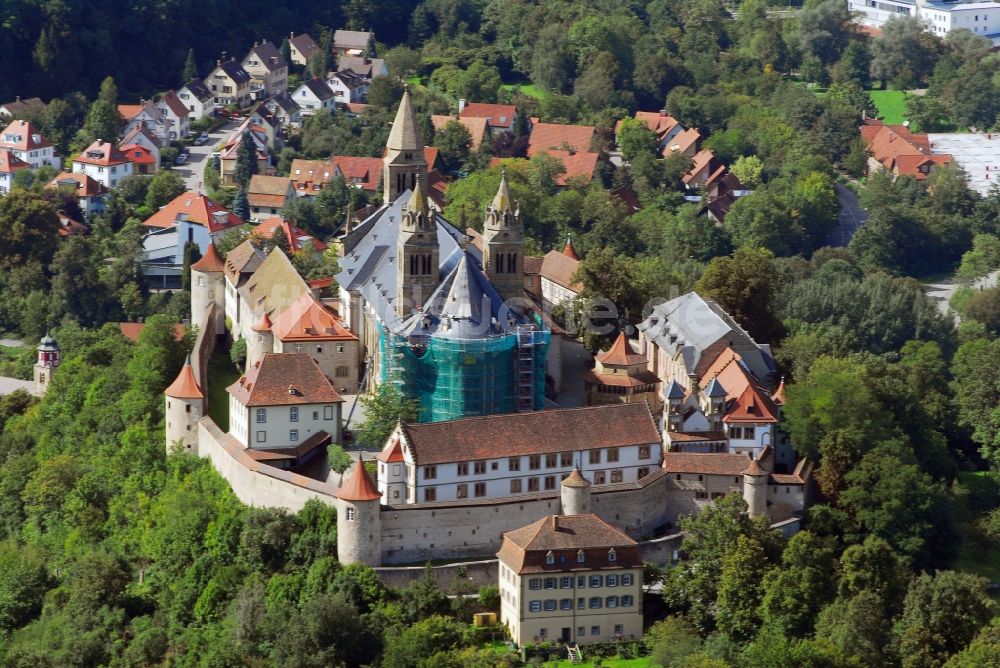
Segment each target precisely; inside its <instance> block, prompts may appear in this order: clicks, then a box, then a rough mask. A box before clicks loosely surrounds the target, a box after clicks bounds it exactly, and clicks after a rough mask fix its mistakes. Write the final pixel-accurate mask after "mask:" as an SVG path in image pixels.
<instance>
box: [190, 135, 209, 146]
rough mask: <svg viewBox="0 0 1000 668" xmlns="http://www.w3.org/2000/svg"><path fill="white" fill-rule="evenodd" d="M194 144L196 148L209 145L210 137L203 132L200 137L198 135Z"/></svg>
mask: <svg viewBox="0 0 1000 668" xmlns="http://www.w3.org/2000/svg"><path fill="white" fill-rule="evenodd" d="M193 143H194V145H195V146H201V145H202V144H207V143H208V135H207V134H206V133H204V132H202V133H201V134H200V135H198V136H197V137H195V140H194V142H193Z"/></svg>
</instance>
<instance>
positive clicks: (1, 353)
mask: <svg viewBox="0 0 1000 668" xmlns="http://www.w3.org/2000/svg"><path fill="white" fill-rule="evenodd" d="M23 352H24V348H11V347H10V346H0V359H2V358H5V357H9V358H11V359H13V358H15V357H17V356H19V355H20V354H21V353H23Z"/></svg>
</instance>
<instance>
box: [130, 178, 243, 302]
mask: <svg viewBox="0 0 1000 668" xmlns="http://www.w3.org/2000/svg"><path fill="white" fill-rule="evenodd" d="M243 224H244V222H243V221H242V220H240V219H239V218H238V217H237V216H236V215H235V214H233V213H231V212H229V211H227V210H226V209H224V208H222V207H221V206H219V205H218V204H216V203H215V202H213V201H212V200H210V199H208V198H207V197H205V196H204V195H201V194H199V193H196V192H186V193H183V194H181V195H178V196H177V197H175V198H174V199H173V200H171V201H170V202H169V203H168V204H166V205H164V206H162V207H161V208H160V210H159V211H157V212H156V213H154V214H153V215H152V216H150V217H149V218H147V219H146V220H145V221H144V222H143V224H142V225H143V227H144V228H145V229H146V236H145V237H144V238H143V273H144V274H145V275H146V277H147V279H148V280H150V281H151V282H152V283H154V284H156V285H158V286H160V287H164V288H177V287H180V284H181V275H182V273H183V270H184V246H185V244H187V243H194V244H197V246H198V250H199V251H200V252H201V254H202V255H204V254H205V253H207V252H208V247H209V246H210V245H211V244H212V243H213V242H214V241H215V240H216V239H217V238H218V237H219V236H221V235H222V234H225V233H226V232H228V231H230V230H233V229H236V228H238V227H240V226H241V225H243Z"/></svg>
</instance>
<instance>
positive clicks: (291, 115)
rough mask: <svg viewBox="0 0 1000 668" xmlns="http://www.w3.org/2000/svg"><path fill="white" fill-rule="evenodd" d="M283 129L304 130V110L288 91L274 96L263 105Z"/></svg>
mask: <svg viewBox="0 0 1000 668" xmlns="http://www.w3.org/2000/svg"><path fill="white" fill-rule="evenodd" d="M261 104H262V105H263V106H264V107H265V108H266V109H267V110H268V111H270V112H271V114H272V115H273V116H274V117H275V118H276V119H277V120H278V123H280V124H281V126H282V127H283V128H295V129H301V128H302V108H301V107H299V105H298V104H297V103H296V102H295V100H293V99H292V96H291V95H289V93H288V91H285V92H282V93H278V94H277V95H272V96H271V97H269V98H267V99H266V100H264V101H263V102H262V103H261Z"/></svg>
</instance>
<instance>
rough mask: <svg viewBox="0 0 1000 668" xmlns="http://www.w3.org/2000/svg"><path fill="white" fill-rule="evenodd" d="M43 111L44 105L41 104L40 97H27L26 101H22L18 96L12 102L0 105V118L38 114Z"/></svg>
mask: <svg viewBox="0 0 1000 668" xmlns="http://www.w3.org/2000/svg"><path fill="white" fill-rule="evenodd" d="M43 111H45V103H44V102H42V99H41V98H40V97H29V98H28V99H26V100H22V99H21V96H20V95H18V96H17V97H16V98H15V99H14V101H13V102H4V103H2V104H0V116H6V117H8V118H11V117H13V116H17V115H18V114H28V113H31V114H40V113H42V112H43Z"/></svg>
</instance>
